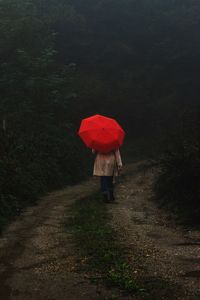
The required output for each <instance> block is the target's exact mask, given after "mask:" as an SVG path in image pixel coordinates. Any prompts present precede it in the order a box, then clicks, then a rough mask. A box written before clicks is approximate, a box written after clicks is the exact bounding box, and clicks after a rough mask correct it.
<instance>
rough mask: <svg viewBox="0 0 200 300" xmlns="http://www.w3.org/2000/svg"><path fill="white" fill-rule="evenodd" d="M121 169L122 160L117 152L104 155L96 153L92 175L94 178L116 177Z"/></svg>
mask: <svg viewBox="0 0 200 300" xmlns="http://www.w3.org/2000/svg"><path fill="white" fill-rule="evenodd" d="M121 168H122V160H121V155H120V152H119V150H116V151H112V152H109V153H106V154H103V153H97V154H96V158H95V162H94V170H93V175H95V176H118V175H119V169H121Z"/></svg>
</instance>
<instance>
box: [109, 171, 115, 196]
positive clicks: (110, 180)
mask: <svg viewBox="0 0 200 300" xmlns="http://www.w3.org/2000/svg"><path fill="white" fill-rule="evenodd" d="M108 191H109V200H110V201H114V200H115V198H114V185H113V176H108Z"/></svg>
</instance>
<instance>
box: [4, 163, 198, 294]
mask: <svg viewBox="0 0 200 300" xmlns="http://www.w3.org/2000/svg"><path fill="white" fill-rule="evenodd" d="M155 175H156V167H153V166H152V165H151V164H149V163H146V162H139V163H135V164H132V165H129V166H127V168H126V170H125V171H124V176H122V178H121V179H120V180H119V183H118V184H117V188H116V194H117V197H116V198H117V199H116V200H117V203H116V204H108V209H109V211H110V213H111V215H112V220H111V226H112V227H113V228H114V229H115V230H116V232H117V233H118V237H119V241H120V243H122V244H123V245H124V247H126V248H127V256H128V257H129V259H130V264H131V265H133V269H134V274H135V277H136V279H137V280H138V281H139V282H141V283H142V284H146V285H152V286H153V284H154V283H155V286H156V285H157V284H158V283H160V284H162V285H164V284H166V287H167V289H168V290H169V292H168V293H167V294H163V295H161V294H159V295H156V293H155V290H156V289H155V286H154V288H152V290H153V293H154V295H153V296H151V297H153V298H151V299H170V300H171V299H185V300H186V299H194V300H195V299H200V276H199V275H200V235H199V231H197V230H196V231H195V230H189V229H187V228H182V227H180V226H178V225H176V223H175V222H173V221H172V220H173V218H170V215H169V213H166V212H164V211H163V210H161V209H159V208H158V207H157V205H156V204H155V202H154V201H153V200H152V196H153V190H152V184H153V182H154V179H155ZM97 190H98V182H97V180H95V179H90V180H88V181H86V182H83V183H81V184H79V185H76V186H72V187H67V188H66V189H64V190H61V191H57V192H54V193H51V194H49V195H47V196H45V197H44V198H43V199H41V200H40V201H39V202H38V204H37V205H36V206H34V207H30V208H28V209H27V210H26V211H25V212H24V213H23V214H22V215H21V216H20V217H18V218H17V219H16V221H15V222H13V223H12V224H11V225H10V226H9V227H8V228H7V230H6V231H5V232H4V233H3V235H2V236H1V238H0V283H1V285H0V295H1V299H3V300H7V299H19V300H29V299H32V300H33V299H34V300H40V299H55V300H57V299H59V300H62V299H63V300H65V299H69V300H75V299H77V300H78V299H86V300H88V299H111V298H112V297H111V296H112V295H111V294H109V293H110V292H109V291H108V290H107V289H106V288H105V287H103V286H96V285H94V284H91V283H90V282H89V280H88V279H87V278H86V277H85V276H84V274H81V273H80V272H79V273H78V272H77V271H76V263H77V255H78V252H79V251H78V250H79V249H75V247H74V245H73V243H72V236H71V233H69V232H68V231H67V230H66V228H65V224H66V220H67V218H68V217H69V214H68V210H69V208H70V205H71V204H72V203H73V202H74V201H76V200H77V199H80V198H83V197H85V196H88V195H90V194H92V193H94V192H95V191H97ZM170 289H171V290H172V291H171V293H170ZM125 298H126V299H137V297H136V296H133V297H131V296H129V297H127V296H124V299H125ZM115 299H116V298H115ZM118 299H122V296H120V298H118ZM138 299H139V298H138Z"/></svg>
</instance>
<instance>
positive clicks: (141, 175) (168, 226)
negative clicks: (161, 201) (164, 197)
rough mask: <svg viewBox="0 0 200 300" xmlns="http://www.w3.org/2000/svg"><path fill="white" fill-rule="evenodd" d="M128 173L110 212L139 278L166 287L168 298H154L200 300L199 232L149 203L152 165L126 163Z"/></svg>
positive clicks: (154, 170)
mask: <svg viewBox="0 0 200 300" xmlns="http://www.w3.org/2000/svg"><path fill="white" fill-rule="evenodd" d="M129 173H130V175H127V176H126V177H125V179H124V180H123V182H122V183H121V184H120V185H119V186H118V189H117V194H118V197H117V201H118V204H117V205H115V206H114V205H113V206H112V207H111V208H110V211H111V213H112V215H113V227H114V228H115V229H116V230H117V231H118V233H119V235H120V237H121V240H122V243H124V244H126V245H127V248H128V252H129V255H130V257H131V256H132V259H133V260H134V263H133V265H135V266H136V272H137V268H138V277H143V278H142V281H143V282H146V283H148V282H150V285H153V282H155V285H156V282H157V283H158V282H159V281H160V282H162V283H161V284H166V286H168V287H169V291H168V292H169V295H168V296H167V295H165V296H163V298H162V297H161V295H156V294H155V295H154V296H153V299H170V300H171V299H181V300H182V299H196V300H197V299H200V232H199V231H198V230H196V231H195V230H190V229H188V228H183V227H180V226H177V225H176V224H175V222H174V220H173V217H172V216H171V215H170V214H169V213H166V212H165V211H163V210H161V209H159V208H158V207H157V205H156V204H155V203H154V201H152V198H153V197H152V196H154V195H153V189H152V186H153V183H154V180H155V175H156V173H157V168H156V167H149V168H146V164H145V163H144V165H142V164H141V163H139V164H135V165H132V166H130V167H129ZM170 287H171V289H172V291H171V293H170ZM155 292H156V288H155Z"/></svg>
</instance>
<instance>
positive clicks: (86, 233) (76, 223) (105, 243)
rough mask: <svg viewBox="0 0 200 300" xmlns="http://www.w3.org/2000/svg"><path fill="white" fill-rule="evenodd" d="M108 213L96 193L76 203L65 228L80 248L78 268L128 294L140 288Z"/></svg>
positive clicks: (97, 280) (93, 278)
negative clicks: (70, 231)
mask: <svg viewBox="0 0 200 300" xmlns="http://www.w3.org/2000/svg"><path fill="white" fill-rule="evenodd" d="M109 221H110V216H109V213H108V212H107V209H106V204H105V203H103V202H102V201H101V199H100V196H99V195H98V194H94V195H92V196H90V197H88V198H83V199H80V200H78V201H77V202H75V203H74V204H73V206H72V208H71V218H70V220H69V221H68V222H67V225H66V226H67V229H68V230H69V229H70V230H72V232H73V236H74V241H75V245H76V247H77V248H79V249H80V250H81V255H82V259H80V262H81V263H80V265H81V269H82V270H83V271H84V272H85V273H87V274H89V277H90V279H91V280H92V281H93V282H99V281H101V282H103V283H105V284H106V285H109V286H114V287H119V288H120V289H121V290H123V291H125V292H128V293H133V294H135V293H139V292H141V291H142V289H140V288H139V287H138V286H137V284H136V283H135V281H134V278H133V271H132V270H131V268H130V266H129V264H128V262H127V261H126V258H125V253H124V250H123V247H122V246H121V245H119V243H118V242H117V239H116V236H115V232H114V231H113V229H112V228H111V226H110V225H109Z"/></svg>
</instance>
